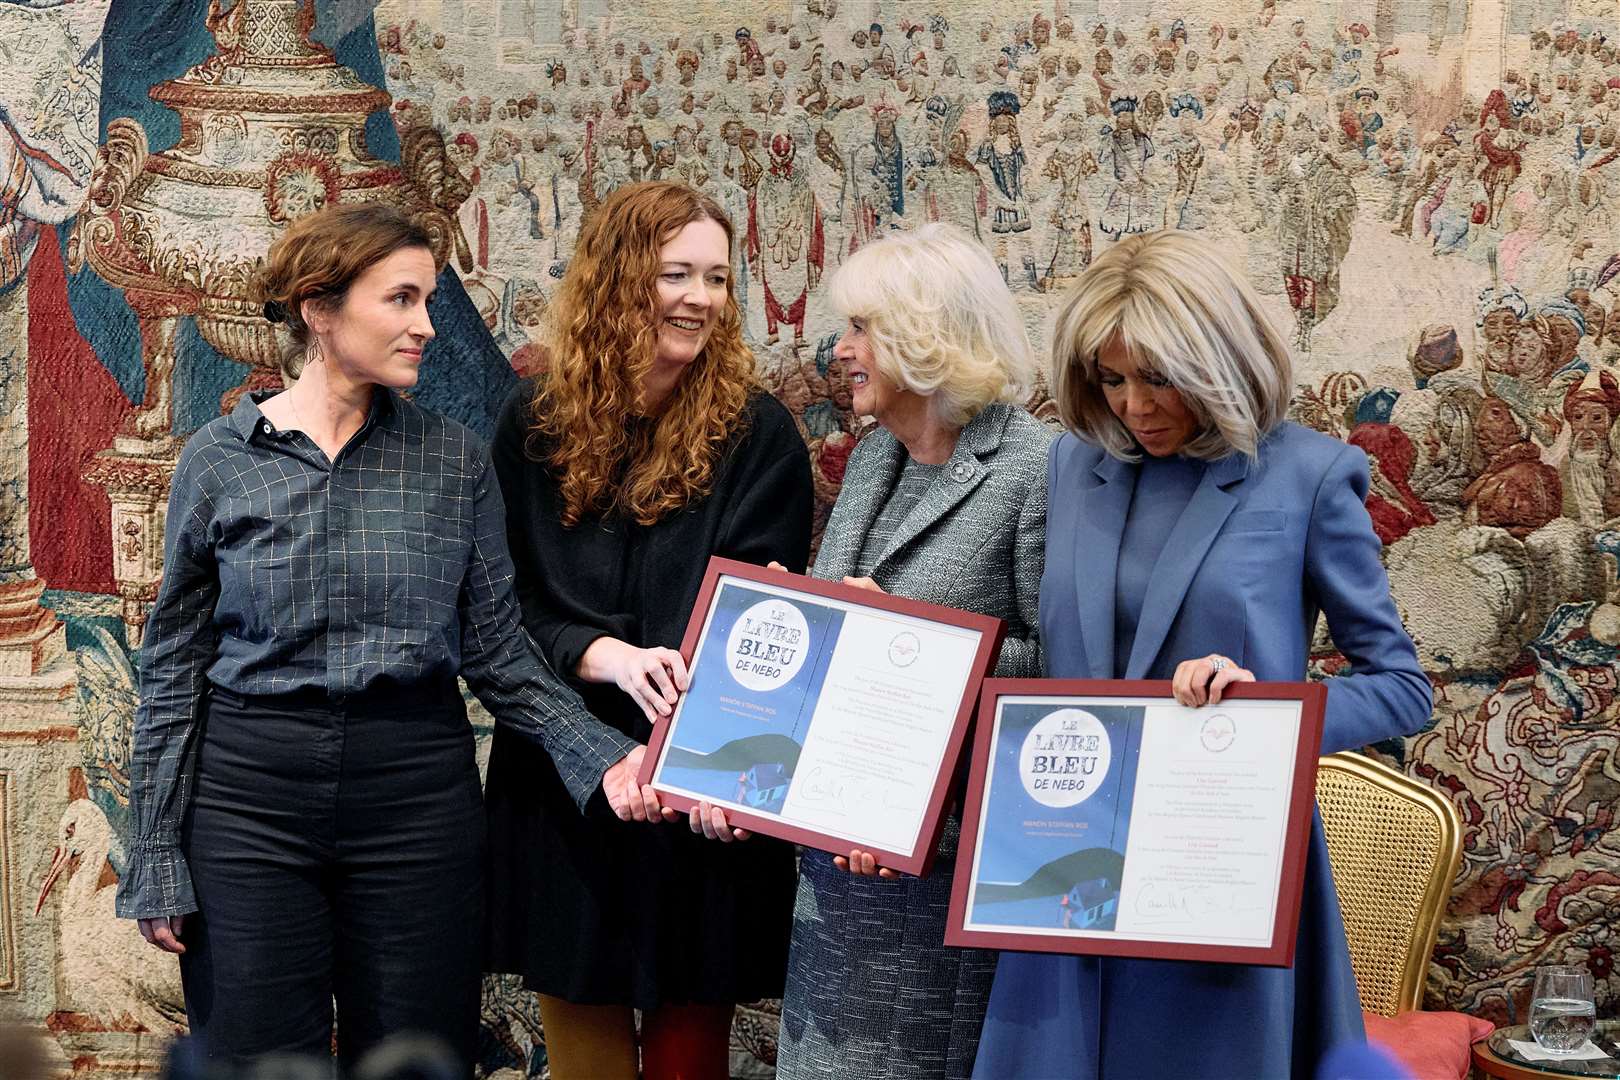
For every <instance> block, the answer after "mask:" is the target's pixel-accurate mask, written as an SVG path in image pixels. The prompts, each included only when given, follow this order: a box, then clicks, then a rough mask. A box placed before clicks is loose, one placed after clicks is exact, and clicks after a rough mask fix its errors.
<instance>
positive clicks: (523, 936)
mask: <svg viewBox="0 0 1620 1080" xmlns="http://www.w3.org/2000/svg"><path fill="white" fill-rule="evenodd" d="M733 245H734V235H733V232H732V227H731V223H730V221H729V220H727V218H726V215H725V212H724V211H723V210H721V208H720V206H719V205H718V204H717V203H715V202H714V201H713V200H712V199H710V198H708V197H707V196H704V195H701V194H699V193H698V192H696V191H693V190H692V189H690V188H687V187H685V186H683V185H680V184H673V183H665V182H656V181H655V182H648V183H641V184H631V185H628V186H625V187H622V188H619V189H618V190H616V191H614V192H613V193H612V194H611V195H609V196H608V198H607V199H606V200H604V201H603V203H602V205H601V206H600V207H599V208H598V209H597V210H596V211H595V212H594V213H593V214H592V215H591V216H590V217H589V218H588V219H587V220H586V222H585V224H584V226H583V228H582V229H581V231H580V236H579V242H578V245H577V247H576V248H575V251H574V255H573V258H572V260H571V261H570V262H569V265H568V272H567V274H566V275H565V277H564V278H563V281H562V284H561V285H560V286H559V287H558V290H557V294H556V296H555V297H554V298H553V300H552V303H551V306H550V308H549V310H548V319H549V325H548V327H547V331H548V332H547V334H546V341H545V349H546V353H547V363H546V373H545V374H544V375H542V376H540V377H538V378H537V379H535V380H532V381H529V382H525V383H523V384H521V385H520V386H519V388H518V389H517V391H516V392H515V393H514V394H513V396H512V397H511V399H510V400H509V401H508V402H507V404H506V408H505V409H504V410H503V412H502V415H501V418H500V420H499V422H498V424H497V428H496V433H495V446H494V458H495V468H496V473H497V475H498V477H499V478H500V483H501V488H502V491H503V492H504V494H505V496H506V505H507V507H508V511H507V521H508V537H509V540H510V543H511V547H512V554H513V559H514V562H515V564H516V568H517V587H518V598H519V601H520V603H521V605H522V608H523V619H524V624H525V626H526V627H527V629H528V631H529V633H530V634H531V635H532V636H533V637H534V638H535V640H536V641H537V642H538V643H539V646H540V649H541V650H542V652H544V654H545V655H546V657H547V659H549V660H550V661H551V663H552V666H553V667H555V668H556V669H557V670H558V671H559V672H561V673H563V674H564V675H566V676H569V677H571V678H572V679H573V680H574V682H575V685H576V686H578V687H579V689H580V692H581V694H582V695H583V696H584V698H585V700H586V702H587V703H588V704H589V705H590V707H591V710H592V711H593V712H594V713H595V715H597V716H599V717H601V718H602V719H603V720H605V721H607V722H608V723H610V724H613V725H615V726H616V727H618V728H619V729H620V730H621V731H624V732H629V733H639V734H640V736H641V737H642V738H643V739H645V738H646V737H647V735H648V734H649V733H650V731H651V725H652V722H653V720H654V719H655V718H656V717H658V716H662V715H667V714H668V713H669V712H670V710H671V709H672V708H673V707H674V704H675V701H676V698H677V696H678V695H679V693H680V691H682V690H684V689H685V688H686V681H687V672H686V667H685V665H684V663H683V662H682V660H681V656H680V653H679V652H677V651H676V647H677V646H678V645H679V644H680V640H681V636H682V633H683V632H684V630H685V626H686V620H687V618H688V616H689V615H690V613H691V610H692V605H693V603H694V601H695V600H696V597H697V591H698V587H699V585H700V584H701V582H702V578H703V571H704V567H705V566H706V564H707V563H708V560H709V557H710V556H711V555H721V556H724V557H727V558H731V559H741V560H744V561H747V562H752V563H758V564H761V565H763V564H765V563H769V562H772V561H775V562H780V563H783V564H785V565H786V566H787V567H789V568H790V569H792V570H793V571H795V572H803V570H804V567H805V563H806V560H807V559H808V556H809V547H810V513H811V502H812V494H811V481H810V462H809V456H808V454H807V452H806V450H805V447H804V442H803V440H802V439H801V438H800V436H799V433H798V430H797V428H796V427H795V425H794V423H793V419H792V417H791V416H790V415H789V413H788V411H787V410H786V409H785V408H784V407H783V406H782V405H781V404H780V403H779V402H777V401H776V399H774V398H772V397H771V396H770V395H769V394H767V393H765V392H764V391H763V390H762V389H761V388H760V386H759V384H758V381H757V379H756V376H755V372H754V358H753V355H752V353H750V351H749V349H748V346H747V345H746V344H744V342H743V338H742V321H741V316H740V313H739V310H738V307H737V301H736V298H735V296H734V295H733V293H732V289H731V282H732V275H731V255H732V251H733V249H734V247H733ZM486 804H487V813H488V820H489V828H490V855H491V860H490V868H489V877H490V886H491V892H490V905H489V931H488V945H489V953H488V960H489V966H490V968H491V969H492V970H495V971H502V972H515V973H518V974H521V975H522V976H523V980H524V984H525V985H526V986H528V987H529V988H530V989H532V990H535V991H538V992H539V994H540V1014H541V1021H542V1024H543V1025H544V1029H545V1036H546V1047H547V1053H548V1057H549V1061H550V1065H551V1073H552V1075H553V1076H554V1077H557V1078H558V1080H572V1078H575V1077H590V1078H592V1080H596V1078H613V1077H624V1078H626V1080H634V1078H635V1077H636V1075H637V1039H636V1026H635V1017H634V1014H633V1011H632V1010H636V1009H639V1010H641V1012H642V1023H641V1040H640V1041H641V1046H640V1056H641V1067H642V1070H643V1075H644V1076H646V1077H648V1078H653V1077H661V1076H676V1075H679V1076H682V1077H688V1078H692V1077H711V1076H713V1077H725V1076H726V1075H727V1074H728V1062H727V1041H728V1038H727V1037H728V1034H729V1031H730V1026H731V1015H732V1010H733V1007H734V1006H735V1004H736V1003H737V1002H740V1001H753V1000H755V999H757V998H762V997H776V996H780V994H781V992H782V988H783V984H784V979H785V974H786V966H787V947H788V937H789V932H790V928H791V915H792V909H793V890H794V866H793V850H792V848H791V846H789V845H787V844H784V843H779V842H776V841H768V840H756V841H754V842H752V843H749V844H723V845H722V844H710V843H706V842H705V841H704V839H703V838H702V837H701V836H697V835H694V833H696V832H698V831H702V830H703V829H704V827H705V826H707V831H709V832H710V833H711V834H712V833H714V832H715V831H716V830H715V829H714V826H713V824H712V823H710V822H700V821H699V820H698V819H697V816H696V815H695V814H694V815H693V817H692V821H691V825H692V831H688V830H686V829H678V828H667V829H653V830H643V831H642V832H643V834H642V835H639V836H638V835H635V834H634V833H633V832H632V831H631V830H630V829H621V828H618V827H617V826H616V822H615V821H613V820H611V819H610V818H609V817H608V816H607V815H606V814H598V815H596V816H595V817H591V816H589V815H587V816H586V817H584V818H581V817H580V815H579V814H578V813H577V812H575V811H574V810H573V808H572V806H571V804H569V803H568V801H567V797H566V792H565V790H564V788H563V786H562V783H561V781H560V779H559V778H558V776H557V773H556V770H555V769H554V768H553V767H552V766H551V764H550V762H549V761H548V760H547V759H546V758H545V756H544V755H543V754H539V753H536V752H534V751H532V750H530V749H529V748H528V747H527V746H525V745H523V744H522V742H521V741H520V740H516V739H511V738H507V737H506V736H505V735H504V734H503V733H500V732H497V734H496V736H495V740H494V745H493V747H492V749H491V753H490V764H489V778H488V783H487V787H486ZM719 831H720V832H721V835H722V838H729V835H730V834H729V833H728V832H727V831H726V830H724V829H721V830H719Z"/></svg>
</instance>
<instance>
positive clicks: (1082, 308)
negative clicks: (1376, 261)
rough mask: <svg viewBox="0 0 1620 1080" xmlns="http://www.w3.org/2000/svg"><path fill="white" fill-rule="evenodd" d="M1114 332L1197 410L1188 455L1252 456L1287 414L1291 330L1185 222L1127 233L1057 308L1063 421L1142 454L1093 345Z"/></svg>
mask: <svg viewBox="0 0 1620 1080" xmlns="http://www.w3.org/2000/svg"><path fill="white" fill-rule="evenodd" d="M1116 337H1117V338H1118V339H1119V341H1120V343H1121V344H1122V345H1123V346H1124V347H1125V350H1126V353H1127V354H1128V355H1129V356H1130V357H1131V359H1132V360H1133V361H1134V362H1135V363H1137V364H1139V365H1142V366H1143V367H1146V368H1148V369H1150V370H1152V371H1155V372H1157V373H1159V374H1160V375H1162V376H1163V377H1164V378H1165V379H1166V380H1167V381H1168V382H1169V383H1170V385H1171V386H1172V387H1174V388H1175V389H1176V391H1177V392H1178V393H1179V394H1180V395H1181V399H1182V401H1183V402H1185V403H1186V405H1187V407H1188V409H1189V410H1191V412H1192V414H1193V416H1194V418H1195V419H1196V420H1197V421H1198V424H1199V430H1198V431H1196V432H1195V433H1194V434H1193V437H1192V438H1191V439H1189V440H1188V441H1187V444H1186V445H1185V446H1183V447H1182V448H1181V453H1183V454H1186V455H1187V456H1188V457H1196V458H1203V459H1205V460H1213V459H1216V458H1222V457H1225V456H1227V455H1228V454H1230V453H1232V452H1233V451H1236V452H1238V453H1241V454H1245V455H1248V456H1249V457H1253V456H1254V455H1255V452H1256V448H1257V447H1258V446H1259V444H1260V440H1261V439H1262V438H1264V437H1265V435H1266V434H1267V433H1268V432H1269V431H1271V430H1272V429H1273V428H1274V427H1276V426H1277V425H1278V424H1279V423H1281V422H1282V420H1283V418H1284V416H1285V415H1286V413H1287V410H1288V399H1289V396H1290V395H1291V393H1292V392H1293V378H1294V377H1293V359H1292V357H1291V356H1290V354H1289V351H1288V344H1287V339H1286V338H1285V337H1284V336H1283V334H1282V332H1281V331H1280V330H1279V329H1278V327H1277V326H1276V324H1275V323H1274V322H1273V321H1272V319H1271V317H1270V316H1269V315H1267V314H1266V312H1265V309H1264V308H1262V307H1261V306H1260V298H1259V296H1258V295H1257V294H1256V293H1255V291H1254V288H1253V287H1252V286H1251V285H1250V284H1249V283H1248V281H1247V280H1246V279H1245V278H1244V277H1243V275H1242V274H1241V273H1239V272H1238V271H1237V270H1235V269H1234V268H1233V267H1232V266H1231V265H1229V264H1228V263H1227V262H1226V260H1225V258H1224V257H1223V256H1222V255H1221V254H1220V252H1219V250H1218V249H1217V248H1216V246H1215V244H1214V243H1213V242H1212V241H1209V240H1206V239H1204V238H1201V237H1198V236H1195V235H1194V234H1192V233H1189V232H1185V231H1182V230H1178V229H1163V230H1160V231H1158V232H1151V233H1142V234H1140V235H1137V236H1130V237H1126V238H1125V239H1123V240H1121V241H1119V242H1118V243H1117V244H1115V245H1114V246H1113V247H1112V248H1110V249H1109V250H1108V251H1106V252H1104V253H1103V254H1102V255H1101V256H1100V257H1099V258H1098V259H1097V260H1096V261H1095V262H1093V263H1092V264H1091V267H1090V269H1088V270H1087V271H1086V272H1085V273H1083V274H1082V275H1081V276H1080V280H1079V282H1078V283H1077V284H1076V285H1075V287H1074V289H1073V290H1072V291H1071V292H1070V293H1069V295H1068V296H1067V297H1066V298H1065V299H1064V301H1063V305H1062V307H1061V308H1060V309H1059V311H1058V319H1057V328H1056V331H1055V332H1054V333H1053V335H1052V393H1053V396H1054V397H1055V398H1056V399H1057V406H1058V413H1059V415H1060V416H1061V417H1062V418H1063V424H1064V426H1065V427H1067V428H1068V429H1069V430H1070V431H1072V432H1074V433H1075V434H1076V435H1079V436H1081V437H1082V438H1085V439H1087V440H1088V441H1090V442H1093V443H1095V444H1097V445H1098V446H1101V447H1102V448H1103V449H1105V450H1107V451H1108V452H1109V453H1110V454H1112V455H1114V456H1115V457H1117V458H1120V459H1122V460H1125V461H1136V460H1138V459H1139V458H1140V456H1141V455H1140V449H1141V448H1140V447H1139V446H1137V444H1136V440H1135V439H1134V438H1133V437H1132V436H1131V433H1130V432H1129V430H1127V429H1126V427H1125V425H1124V424H1123V423H1121V422H1120V420H1119V418H1118V417H1116V416H1115V415H1114V413H1113V410H1111V409H1110V408H1109V407H1108V403H1107V402H1106V401H1105V400H1104V397H1103V393H1102V388H1101V386H1100V384H1099V376H1098V371H1097V353H1098V351H1099V350H1101V349H1102V348H1103V346H1104V345H1106V344H1108V342H1109V341H1111V340H1113V339H1114V338H1116Z"/></svg>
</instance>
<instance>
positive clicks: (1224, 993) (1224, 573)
mask: <svg viewBox="0 0 1620 1080" xmlns="http://www.w3.org/2000/svg"><path fill="white" fill-rule="evenodd" d="M1284 342H1285V339H1284V337H1283V336H1282V335H1281V334H1280V333H1279V332H1278V330H1277V329H1276V327H1275V326H1274V325H1273V324H1272V321H1271V319H1270V317H1269V316H1268V315H1267V314H1266V313H1265V312H1264V311H1263V310H1262V309H1261V306H1260V303H1259V299H1258V297H1257V296H1256V295H1255V292H1254V290H1253V289H1252V288H1251V287H1250V286H1249V284H1248V283H1247V282H1246V281H1245V280H1244V279H1243V278H1242V276H1241V275H1240V274H1238V273H1236V272H1235V271H1233V270H1232V269H1230V268H1229V267H1228V265H1227V264H1226V262H1225V261H1224V260H1223V259H1222V258H1221V256H1220V255H1219V254H1218V253H1217V251H1216V249H1215V247H1214V246H1213V245H1212V244H1211V243H1210V242H1209V241H1208V240H1205V239H1203V238H1200V237H1197V236H1195V235H1193V234H1191V233H1186V232H1178V231H1173V230H1171V231H1164V232H1157V233H1149V234H1145V235H1142V236H1135V237H1129V238H1126V239H1124V240H1122V241H1121V242H1120V243H1118V244H1117V245H1115V246H1114V247H1113V248H1111V249H1110V250H1109V251H1108V252H1107V253H1106V254H1104V255H1103V256H1102V257H1100V258H1099V259H1097V261H1096V262H1094V263H1093V264H1092V266H1091V269H1090V270H1089V271H1087V272H1086V274H1085V275H1083V276H1082V277H1081V279H1080V281H1079V283H1078V285H1077V286H1076V288H1075V289H1074V291H1073V292H1072V293H1071V294H1070V295H1069V296H1068V297H1067V299H1066V300H1065V301H1064V304H1063V307H1062V310H1061V312H1060V315H1059V319H1058V323H1057V327H1056V332H1055V334H1054V339H1053V361H1052V373H1053V378H1052V386H1053V391H1054V394H1055V396H1056V398H1057V403H1058V407H1059V410H1060V412H1061V415H1062V417H1063V422H1064V426H1065V427H1066V428H1067V429H1068V434H1066V435H1064V436H1063V437H1061V438H1060V439H1059V440H1058V441H1057V443H1055V444H1054V446H1053V450H1052V454H1051V458H1050V461H1049V466H1048V471H1047V481H1048V485H1049V489H1050V498H1051V509H1050V511H1049V517H1048V525H1047V538H1046V569H1045V573H1044V576H1043V578H1042V581H1041V601H1040V634H1041V641H1042V644H1043V651H1044V653H1045V658H1046V671H1047V674H1048V675H1049V676H1051V677H1054V678H1090V679H1114V678H1125V679H1170V680H1173V683H1174V687H1175V695H1176V698H1177V699H1178V700H1179V701H1180V702H1181V703H1182V704H1185V705H1194V706H1198V705H1204V704H1206V703H1213V702H1218V701H1219V700H1220V697H1221V694H1222V693H1223V692H1224V691H1225V690H1226V688H1227V687H1229V686H1231V685H1232V684H1233V683H1235V682H1247V681H1252V680H1255V679H1264V680H1297V679H1303V678H1304V677H1305V668H1306V660H1307V654H1308V650H1309V647H1310V640H1311V634H1312V630H1313V628H1314V627H1315V625H1316V621H1317V617H1318V615H1323V616H1326V618H1327V625H1328V629H1329V631H1330V632H1331V633H1332V636H1333V640H1334V643H1335V645H1336V646H1337V647H1338V649H1339V651H1340V652H1341V653H1343V655H1344V657H1345V659H1346V660H1348V661H1349V663H1350V670H1351V673H1350V674H1347V675H1341V676H1338V677H1335V678H1331V679H1328V680H1327V688H1328V695H1327V715H1326V729H1325V733H1324V737H1323V746H1322V750H1323V752H1324V753H1328V752H1332V751H1335V750H1346V749H1351V748H1354V747H1360V746H1363V745H1366V744H1367V743H1371V742H1376V741H1378V740H1380V739H1387V738H1391V737H1395V736H1401V735H1408V734H1411V733H1413V732H1416V731H1417V730H1419V729H1420V728H1421V727H1422V726H1423V725H1424V724H1425V722H1426V721H1427V720H1428V717H1429V713H1430V709H1431V706H1432V699H1431V694H1430V687H1429V683H1428V681H1427V679H1426V678H1425V677H1424V675H1423V672H1422V670H1421V669H1420V668H1419V666H1418V660H1417V655H1416V652H1415V651H1414V649H1413V647H1412V642H1411V639H1410V638H1409V637H1408V636H1407V633H1406V631H1405V629H1404V628H1403V627H1402V625H1401V621H1400V618H1399V617H1398V615H1397V614H1396V611H1395V605H1394V603H1393V601H1392V600H1391V598H1390V592H1389V582H1388V579H1387V577H1386V576H1385V573H1384V568H1383V565H1382V564H1381V563H1380V561H1379V541H1378V538H1377V536H1376V535H1374V533H1373V529H1372V523H1371V521H1370V519H1369V518H1368V516H1367V512H1366V510H1365V509H1364V507H1363V505H1362V500H1363V499H1364V497H1365V496H1366V493H1367V484H1368V473H1367V459H1366V457H1365V455H1364V454H1363V453H1362V452H1361V451H1360V450H1359V449H1356V448H1355V447H1352V446H1347V445H1345V444H1344V443H1342V442H1339V441H1338V440H1336V439H1332V438H1329V437H1328V436H1325V435H1321V434H1318V433H1316V432H1313V431H1310V430H1308V429H1306V428H1303V427H1300V426H1298V425H1296V424H1292V423H1287V422H1285V421H1284V420H1283V416H1284V412H1285V410H1286V409H1287V406H1288V396H1289V392H1290V389H1291V387H1292V385H1293V371H1292V363H1291V361H1290V358H1289V355H1288V347H1287V345H1286V344H1285V343H1284ZM1363 1037H1364V1034H1363V1030H1362V1022H1361V1011H1360V1005H1359V1004H1358V1001H1357V997H1356V984H1355V977H1354V974H1353V972H1352V971H1351V968H1350V956H1349V952H1348V949H1347V947H1346V944H1345V934H1344V924H1343V921H1342V919H1341V917H1340V914H1339V905H1338V901H1337V897H1336V895H1335V893H1334V888H1333V878H1332V873H1331V870H1330V868H1329V865H1328V859H1327V848H1326V845H1325V842H1324V840H1323V836H1322V824H1321V819H1320V817H1319V816H1318V817H1316V818H1315V819H1314V820H1313V822H1312V827H1311V840H1310V854H1309V857H1308V859H1307V866H1306V880H1305V893H1304V906H1303V910H1302V912H1301V914H1300V922H1299V938H1298V944H1297V949H1296V952H1295V961H1294V966H1293V967H1292V968H1267V967H1257V966H1245V965H1231V964H1210V963H1192V962H1177V961H1157V960H1127V959H1113V958H1107V959H1104V958H1097V957H1075V956H1054V955H1045V954H1040V955H1036V954H1029V953H1003V954H1002V955H1001V958H1000V961H999V964H998V967H997V969H996V976H995V982H994V986H993V988H992V991H991V999H990V1006H989V1011H988V1015H987V1017H986V1020H985V1026H984V1032H983V1035H982V1038H981V1040H980V1043H979V1052H978V1058H977V1061H976V1063H975V1070H974V1075H975V1076H976V1077H979V1078H981V1080H1001V1078H1004V1077H1013V1076H1020V1077H1022V1076H1028V1077H1043V1078H1054V1080H1055V1078H1075V1080H1105V1078H1106V1080H1111V1078H1115V1077H1131V1078H1132V1080H1144V1078H1153V1077H1166V1078H1168V1077H1177V1078H1180V1077H1189V1076H1211V1077H1214V1076H1220V1077H1239V1076H1241V1077H1244V1078H1246V1080H1266V1078H1282V1077H1310V1076H1312V1075H1313V1074H1314V1071H1315V1068H1316V1064H1317V1062H1318V1060H1319V1059H1320V1058H1321V1056H1322V1054H1323V1053H1324V1052H1325V1051H1326V1050H1327V1049H1328V1048H1330V1047H1332V1046H1334V1045H1336V1044H1338V1043H1343V1042H1349V1041H1360V1040H1361V1039H1362V1038H1363Z"/></svg>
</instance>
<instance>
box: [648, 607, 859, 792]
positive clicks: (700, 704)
mask: <svg viewBox="0 0 1620 1080" xmlns="http://www.w3.org/2000/svg"><path fill="white" fill-rule="evenodd" d="M843 622H844V612H843V611H842V610H841V609H839V608H835V607H829V606H826V605H822V604H817V603H815V602H813V601H809V600H806V599H803V598H800V597H794V598H792V599H789V598H787V597H784V596H781V595H779V594H777V593H772V592H765V591H762V590H759V589H754V588H750V587H748V586H745V585H739V584H736V583H735V582H733V581H729V580H725V579H722V581H721V585H720V590H719V594H718V595H717V596H716V597H715V600H714V604H713V608H712V613H711V615H710V617H709V627H708V633H707V635H706V637H705V639H704V640H705V644H704V647H703V649H702V651H701V652H700V654H699V656H698V658H697V665H696V666H695V668H694V669H693V671H692V682H691V686H690V687H689V688H688V690H687V693H686V698H685V699H684V701H683V702H682V705H681V712H680V718H679V723H678V724H677V725H676V727H675V731H674V733H673V735H672V737H671V741H670V744H669V747H668V749H667V750H666V751H665V754H664V761H663V765H662V767H661V768H660V770H659V780H660V782H661V783H664V784H667V785H669V786H671V787H676V788H682V789H685V790H687V791H691V792H695V793H697V794H700V795H704V796H707V797H709V798H714V799H722V800H726V801H728V802H734V803H741V804H743V805H746V806H748V807H749V808H750V809H752V810H754V811H756V812H758V813H766V814H780V813H781V812H782V805H783V802H784V801H785V800H786V798H787V792H788V787H789V785H790V784H791V782H792V780H793V774H794V770H795V769H796V768H797V766H798V761H799V753H800V751H801V750H802V749H803V747H804V735H805V730H806V728H807V727H808V726H809V723H810V718H811V716H812V714H813V713H814V712H815V708H816V701H817V699H818V698H819V697H820V694H821V686H822V682H823V681H824V680H825V678H826V674H827V664H828V663H829V662H830V661H831V659H832V655H833V646H834V645H836V644H837V641H838V634H839V630H840V629H841V628H842V626H843Z"/></svg>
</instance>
